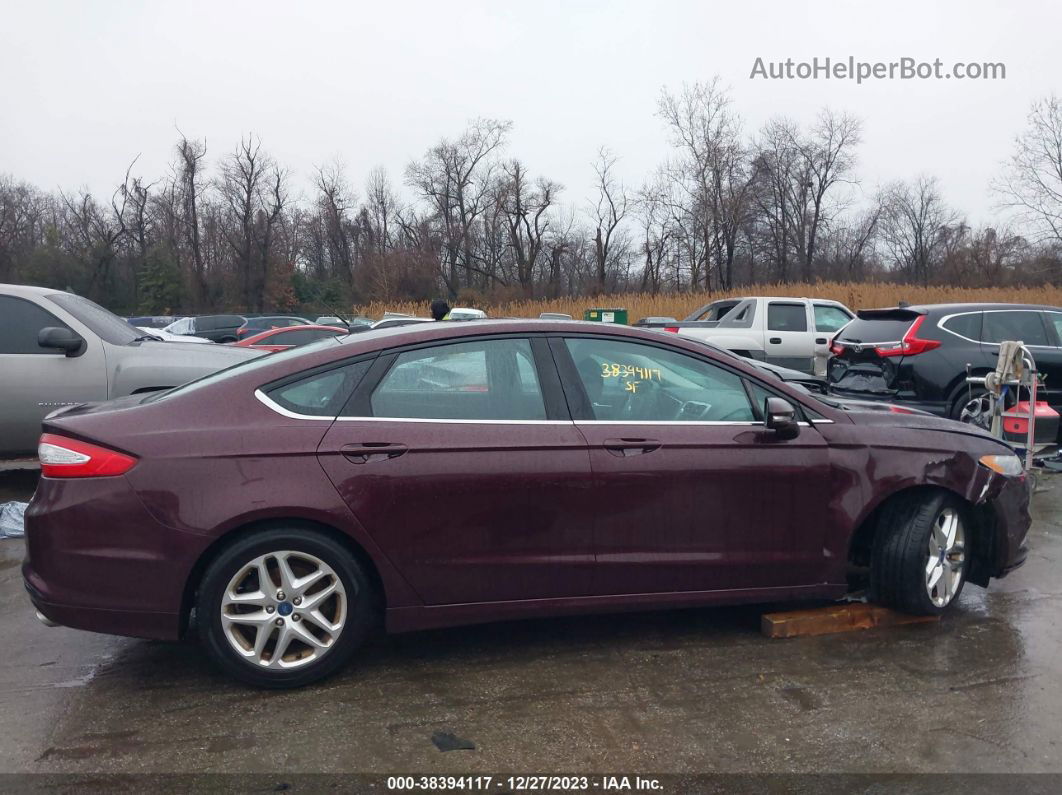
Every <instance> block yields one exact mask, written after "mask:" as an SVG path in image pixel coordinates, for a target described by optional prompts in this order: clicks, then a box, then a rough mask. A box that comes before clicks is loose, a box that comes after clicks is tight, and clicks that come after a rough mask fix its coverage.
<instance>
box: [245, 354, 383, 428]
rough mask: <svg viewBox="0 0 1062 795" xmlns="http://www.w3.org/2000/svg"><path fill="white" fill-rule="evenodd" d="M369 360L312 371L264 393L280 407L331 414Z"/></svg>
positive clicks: (340, 404)
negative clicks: (303, 376)
mask: <svg viewBox="0 0 1062 795" xmlns="http://www.w3.org/2000/svg"><path fill="white" fill-rule="evenodd" d="M370 364H372V362H371V360H366V361H362V362H354V363H353V364H348V365H346V366H345V367H338V368H336V369H334V370H327V371H325V372H323V373H314V374H313V375H308V376H306V377H305V378H301V379H299V380H297V381H291V382H288V383H286V384H283V385H281V386H278V387H273V388H272V389H270V390H268V391H267V392H266V394H267V395H268V396H269V398H270V399H271V400H272V401H273V402H274V403H276V404H277V405H279V406H280V407H281V408H284V409H287V410H288V411H291V412H294V413H295V414H303V415H309V416H311V417H335V416H337V415H338V414H339V410H340V409H341V408H342V407H343V404H344V403H346V402H347V399H348V398H349V397H350V396H351V394H352V393H353V392H354V389H355V387H357V385H358V383H359V382H360V381H361V379H362V378H363V377H364V376H365V373H366V372H368V370H369V365H370Z"/></svg>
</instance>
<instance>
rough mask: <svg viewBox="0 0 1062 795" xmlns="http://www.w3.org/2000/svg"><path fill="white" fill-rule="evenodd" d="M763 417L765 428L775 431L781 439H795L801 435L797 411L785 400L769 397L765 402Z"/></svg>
mask: <svg viewBox="0 0 1062 795" xmlns="http://www.w3.org/2000/svg"><path fill="white" fill-rule="evenodd" d="M763 417H764V420H763V425H764V427H765V428H767V430H769V431H774V432H775V433H776V434H777V435H778V438H780V439H795V438H796V437H797V436H798V435H799V434H800V425H799V424H798V423H797V420H796V409H795V408H793V404H792V403H790V402H789V401H788V400H785V399H784V398H780V397H769V398H767V399H766V400H765V401H763Z"/></svg>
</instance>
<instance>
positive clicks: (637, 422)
mask: <svg viewBox="0 0 1062 795" xmlns="http://www.w3.org/2000/svg"><path fill="white" fill-rule="evenodd" d="M812 422H833V420H812ZM575 424H576V425H577V426H578V425H709V426H714V425H718V426H742V427H746V428H752V427H754V428H762V427H763V422H762V421H757V420H751V421H748V420H735V421H730V420H576V422H575ZM797 424H798V425H803V426H805V427H808V428H810V427H811V423H810V422H805V421H804V420H800V421H799V422H798V423H797Z"/></svg>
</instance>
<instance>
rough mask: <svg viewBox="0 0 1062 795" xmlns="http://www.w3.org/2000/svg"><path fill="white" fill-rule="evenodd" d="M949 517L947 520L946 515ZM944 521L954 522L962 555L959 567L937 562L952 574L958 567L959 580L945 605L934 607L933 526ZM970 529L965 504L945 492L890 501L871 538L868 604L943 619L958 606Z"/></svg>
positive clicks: (918, 492) (897, 498)
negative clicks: (929, 574) (951, 519)
mask: <svg viewBox="0 0 1062 795" xmlns="http://www.w3.org/2000/svg"><path fill="white" fill-rule="evenodd" d="M949 511H950V512H951V514H947V513H946V512H949ZM948 515H954V516H956V517H957V521H958V522H959V525H958V529H959V532H961V539H962V542H963V549H962V554H961V560H960V561H955V560H953V559H952V557H951V556H948V557H947V558H946V559H944V558H942V560H941V565H942V566H943V565H945V564H946V565H949V566H950V567H951V571H952V572H954V571H955V570H956V566H955V564H956V563H958V566H957V570H958V573H959V579H958V583H957V586H956V587H954V588H953V589H952V593H951V594H950V597H948V598H947V601H946V602H945V603H944V604H938V603H937V602H936V601H935V600H934V598H931V597H930V590H929V587H928V585H927V567H928V565H929V563H930V556H929V546H930V538H931V536H932V535H933V533H934V529H935V525H936V523H937V522H938V521H939V520H940V519H941V517H945V516H948ZM969 527H970V524H969V522H968V521H966V514H965V511H964V508H963V504H962V503H961V502H960V500H958V499H957V498H956V497H954V496H952V495H950V494H948V493H947V492H944V491H917V492H912V493H911V494H908V495H900V496H898V497H896V498H894V499H892V500H891V501H889V502H888V503H887V504H886V505H885V506H884V507H883V508H882V510H881V513H880V514H879V516H878V522H877V530H876V532H875V534H874V548H873V551H872V553H871V559H870V597H871V599H872V600H873V601H875V602H877V603H879V604H883V605H886V606H887V607H892V608H895V609H897V610H902V611H903V612H905V613H912V614H914V615H941V614H942V613H944V612H945V611H946V610H947V609H948V608H949V607H951V606H952V605H954V604H955V603H956V601H958V599H959V595H960V594H961V593H962V588H963V586H964V585H965V584H966V571H967V568H968V566H969V557H970V550H971V549H972V543H971V539H970V536H969V530H968V528H969ZM949 582H950V580H949ZM938 591H939V587H938ZM937 598H940V597H937Z"/></svg>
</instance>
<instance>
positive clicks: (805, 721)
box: [0, 472, 1062, 774]
mask: <svg viewBox="0 0 1062 795" xmlns="http://www.w3.org/2000/svg"><path fill="white" fill-rule="evenodd" d="M34 477H35V476H34V475H33V473H22V472H15V473H11V472H9V473H0V501H3V500H5V499H28V498H29V496H30V494H31V493H32V489H33V482H34ZM1044 488H1045V491H1042V492H1040V493H1038V494H1037V495H1036V497H1035V500H1034V514H1035V516H1036V523H1035V526H1034V528H1033V531H1032V536H1031V542H1030V543H1031V554H1030V558H1029V561H1028V563H1027V564H1026V565H1025V567H1023V568H1022V569H1020V570H1018V571H1017V572H1015V573H1014V574H1012V575H1011V576H1010V577H1008V578H1007V579H1006V580H1003V581H999V582H993V584H992V586H991V587H990V588H989V589H988V590H987V591H985V590H983V589H980V588H977V587H969V588H968V589H966V590H965V592H964V593H963V596H962V600H961V603H960V605H959V609H957V610H956V611H955V612H954V613H953V614H952V615H950V616H949V617H947V618H946V619H945V620H943V621H942V622H939V623H932V624H921V625H914V626H905V627H893V628H887V629H876V630H868V631H863V632H855V633H849V634H844V635H834V636H827V637H819V638H807V639H793V640H769V639H767V638H764V637H763V636H761V635H760V633H759V616H760V613H761V612H762V608H741V609H697V610H686V611H676V612H662V613H650V614H641V615H618V616H605V617H601V616H597V617H586V618H564V619H551V620H541V621H531V622H522V623H509V624H502V625H493V626H483V627H473V628H462V629H451V630H445V631H433V632H423V633H417V634H412V635H405V636H394V637H390V638H380V639H378V640H376V641H375V642H373V643H372V645H371V646H370V647H369V648H368V649H367V650H366V651H365V653H364V654H363V655H362V656H361V658H360V659H359V660H358V661H357V662H355V663H354V664H353V665H351V666H350V667H349V668H348V669H347V670H346V671H344V672H343V673H342V674H341V675H339V676H336V677H334V678H332V679H330V680H328V681H327V682H325V683H323V684H320V685H317V686H313V687H310V688H307V689H303V690H300V691H294V692H264V691H256V690H251V689H248V688H245V687H243V686H240V685H237V684H234V683H232V682H231V681H229V680H227V679H226V678H224V677H223V676H222V675H220V674H219V673H217V672H215V671H214V669H213V668H212V667H211V666H210V665H209V664H208V662H207V661H206V659H205V657H204V655H203V654H202V653H201V650H200V649H199V648H198V647H197V645H196V644H195V643H191V642H187V643H182V644H164V643H155V642H148V641H139V640H131V639H123V638H111V637H106V636H100V635H93V634H89V633H83V632H78V631H75V630H69V629H63V628H56V629H48V628H46V627H44V626H43V625H40V624H39V623H37V621H36V620H35V619H34V618H33V612H32V610H31V609H30V606H29V603H28V601H27V600H26V598H25V596H24V593H23V590H22V584H21V579H20V576H19V571H18V562H19V561H20V559H21V555H22V542H21V541H17V540H0V605H2V606H3V610H2V612H0V639H2V640H0V715H2V717H3V720H2V722H0V771H3V772H9V773H10V772H17V771H24V772H37V773H41V772H52V773H79V774H99V773H138V772H152V773H168V772H190V771H192V772H199V773H210V772H226V773H242V772H256V773H272V772H280V771H287V772H300V771H301V772H326V773H340V772H363V773H412V772H417V773H453V774H458V773H460V774H471V773H477V772H479V773H494V774H498V773H503V772H505V773H509V772H514V773H551V772H555V773H574V772H578V773H591V772H597V773H607V772H617V771H624V772H646V773H653V774H668V773H693V772H698V773H700V772H751V771H759V772H832V771H844V772H852V773H873V774H880V773H888V772H905V773H916V772H937V773H939V772H956V773H959V772H962V773H966V772H1059V771H1062V746H1060V743H1062V736H1060V732H1059V727H1060V726H1062V619H1060V615H1059V614H1060V607H1062V577H1060V576H1059V566H1060V557H1062V554H1060V553H1062V477H1060V478H1058V479H1056V481H1055V482H1053V483H1047V484H1045V486H1044ZM438 732H443V733H452V734H454V735H455V736H456V738H457V739H459V740H467V741H470V743H471V744H474V746H475V748H474V750H455V751H450V752H442V751H440V750H439V749H438V748H437V747H436V745H435V744H433V742H432V737H433V734H436V733H438ZM437 739H438V738H437Z"/></svg>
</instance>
